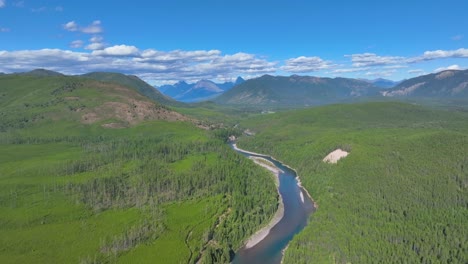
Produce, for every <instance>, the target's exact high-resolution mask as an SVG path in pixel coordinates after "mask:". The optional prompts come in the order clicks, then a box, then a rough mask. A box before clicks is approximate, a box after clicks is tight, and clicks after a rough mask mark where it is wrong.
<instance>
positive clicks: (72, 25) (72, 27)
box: [63, 21, 78, 32]
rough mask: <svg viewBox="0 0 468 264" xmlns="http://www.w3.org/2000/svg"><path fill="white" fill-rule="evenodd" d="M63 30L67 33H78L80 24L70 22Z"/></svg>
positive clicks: (64, 25)
mask: <svg viewBox="0 0 468 264" xmlns="http://www.w3.org/2000/svg"><path fill="white" fill-rule="evenodd" d="M63 29H65V30H67V31H72V32H73V31H78V24H77V23H76V22H75V21H70V22H68V23H66V24H63Z"/></svg>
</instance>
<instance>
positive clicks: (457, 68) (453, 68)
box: [434, 64, 462, 72]
mask: <svg viewBox="0 0 468 264" xmlns="http://www.w3.org/2000/svg"><path fill="white" fill-rule="evenodd" d="M447 70H462V68H461V67H460V66H459V65H457V64H454V65H450V66H447V67H440V68H437V69H435V70H434V72H441V71H447Z"/></svg>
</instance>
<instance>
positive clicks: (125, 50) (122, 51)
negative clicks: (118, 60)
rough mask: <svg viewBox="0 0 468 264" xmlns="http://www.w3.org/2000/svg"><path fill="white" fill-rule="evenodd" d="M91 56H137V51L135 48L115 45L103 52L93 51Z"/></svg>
mask: <svg viewBox="0 0 468 264" xmlns="http://www.w3.org/2000/svg"><path fill="white" fill-rule="evenodd" d="M92 54H93V55H97V56H137V55H139V50H138V48H137V47H135V46H127V45H115V46H112V47H108V48H105V49H103V50H95V51H93V53H92Z"/></svg>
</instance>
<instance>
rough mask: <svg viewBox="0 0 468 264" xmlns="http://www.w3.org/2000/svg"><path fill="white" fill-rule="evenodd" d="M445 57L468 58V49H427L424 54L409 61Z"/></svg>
mask: <svg viewBox="0 0 468 264" xmlns="http://www.w3.org/2000/svg"><path fill="white" fill-rule="evenodd" d="M444 58H468V49H465V48H460V49H457V50H432V51H426V52H424V54H423V55H422V56H418V57H414V58H410V59H409V60H408V62H409V63H415V62H421V61H428V60H436V59H444Z"/></svg>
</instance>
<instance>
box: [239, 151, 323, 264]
mask: <svg viewBox="0 0 468 264" xmlns="http://www.w3.org/2000/svg"><path fill="white" fill-rule="evenodd" d="M231 147H232V148H233V149H234V150H235V151H237V152H238V153H240V154H242V155H244V156H246V157H249V158H250V157H260V158H264V159H267V160H269V161H270V162H272V163H273V164H274V165H275V166H276V167H277V168H278V169H279V170H280V173H279V187H278V192H279V194H280V196H281V199H282V201H283V205H284V215H283V217H282V218H281V220H279V222H277V223H276V225H274V226H273V227H272V228H271V229H270V231H269V232H268V234H267V235H266V236H265V238H263V239H262V240H261V241H260V242H258V243H257V244H255V245H254V246H251V247H248V246H244V247H242V248H241V249H240V250H239V251H238V252H237V253H236V255H235V257H234V260H233V263H234V264H244V263H248V264H250V263H280V262H281V259H282V257H283V250H284V249H285V248H286V246H287V245H288V243H289V241H291V239H292V238H293V237H294V235H295V234H297V233H299V232H300V231H301V230H302V229H303V228H304V227H305V226H306V225H307V221H308V218H309V215H310V214H311V213H312V212H313V211H314V210H315V208H314V205H313V201H312V200H311V199H310V197H309V195H308V193H307V191H306V190H304V188H302V187H300V185H299V184H298V179H297V174H296V172H295V171H294V170H292V169H291V168H289V167H288V166H286V165H284V164H282V163H281V162H279V161H277V160H275V159H273V158H272V157H270V156H266V155H262V154H258V153H252V152H249V151H246V150H242V149H239V148H237V146H236V144H235V143H232V144H231Z"/></svg>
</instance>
